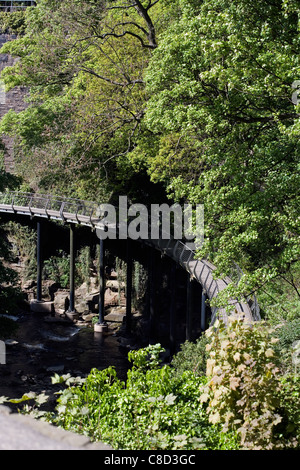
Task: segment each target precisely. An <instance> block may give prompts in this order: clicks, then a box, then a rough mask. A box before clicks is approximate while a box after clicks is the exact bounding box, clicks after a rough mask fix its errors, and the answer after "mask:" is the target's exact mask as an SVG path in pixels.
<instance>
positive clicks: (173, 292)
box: [170, 262, 176, 356]
mask: <svg viewBox="0 0 300 470" xmlns="http://www.w3.org/2000/svg"><path fill="white" fill-rule="evenodd" d="M170 294H171V298H170V354H171V356H172V355H173V354H174V353H175V347H176V265H175V262H172V264H171V267H170Z"/></svg>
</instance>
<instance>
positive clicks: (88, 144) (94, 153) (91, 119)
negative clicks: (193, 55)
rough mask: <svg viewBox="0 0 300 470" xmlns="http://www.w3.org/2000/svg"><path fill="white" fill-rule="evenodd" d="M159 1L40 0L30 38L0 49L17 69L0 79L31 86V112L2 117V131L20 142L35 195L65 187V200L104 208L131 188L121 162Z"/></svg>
mask: <svg viewBox="0 0 300 470" xmlns="http://www.w3.org/2000/svg"><path fill="white" fill-rule="evenodd" d="M158 3H159V2H158V0H156V1H147V2H141V1H132V0H127V1H125V2H124V1H114V2H111V1H93V0H87V1H84V2H82V1H78V0H66V1H65V2H59V1H56V0H40V1H39V2H38V3H37V7H36V8H34V9H30V10H28V11H27V12H26V34H25V35H24V36H22V37H19V38H18V39H17V40H15V41H11V42H10V43H8V44H6V45H5V46H4V47H3V49H2V52H7V53H11V54H12V55H15V56H18V57H20V61H19V62H18V63H17V64H16V66H15V67H13V68H10V69H6V70H5V71H4V72H3V74H2V78H3V80H4V81H5V83H6V85H7V86H8V87H13V86H18V85H24V86H27V87H29V88H30V97H29V100H30V106H29V107H28V108H27V109H26V110H25V111H24V112H22V113H20V114H18V115H16V113H13V112H10V113H8V114H7V115H6V116H5V118H4V119H3V120H2V123H1V130H2V132H5V133H8V132H10V133H12V134H13V135H17V136H18V140H17V148H16V154H17V155H18V154H19V157H18V160H19V161H20V162H21V163H22V165H23V166H22V167H21V168H23V174H24V171H25V174H27V178H28V179H29V180H30V183H31V185H32V187H33V188H34V189H37V188H47V189H48V190H49V189H51V190H52V191H53V190H55V188H57V187H59V186H60V185H61V184H62V181H64V183H65V184H64V192H69V193H70V194H72V195H74V192H77V195H78V196H79V197H94V198H99V199H101V200H104V199H105V198H108V197H109V195H110V194H111V191H112V188H116V189H117V190H119V189H120V187H122V180H125V186H126V182H128V181H130V180H132V178H133V175H134V171H133V168H132V165H131V163H130V161H128V160H127V157H126V155H127V153H128V151H129V150H131V149H132V148H133V147H134V139H135V136H136V135H137V134H138V132H140V130H141V129H140V127H141V120H142V117H143V115H144V108H145V102H146V96H145V91H144V83H143V77H142V74H143V70H144V68H145V66H146V65H147V64H148V61H149V58H150V55H151V51H152V50H153V49H155V47H156V29H155V27H154V21H156V20H157V21H156V22H158V23H159V22H161V20H159V12H160V13H161V12H162V9H160V10H157V8H158V7H159V5H158ZM152 10H156V13H155V14H154V15H153V17H154V19H153V18H152ZM150 13H151V15H150ZM28 168H30V170H29V171H28ZM26 169H27V171H26ZM29 172H30V173H31V174H30V173H29ZM32 174H35V175H36V177H35V179H33V178H32ZM74 175H76V177H75V178H74ZM135 176H136V175H135ZM143 178H145V176H143ZM66 179H67V181H66ZM100 182H101V183H100ZM66 183H67V184H66ZM91 186H92V187H95V186H97V189H96V190H94V191H93V190H92V191H91V190H90V189H89V188H90V187H91ZM123 187H124V186H123ZM60 190H61V188H60Z"/></svg>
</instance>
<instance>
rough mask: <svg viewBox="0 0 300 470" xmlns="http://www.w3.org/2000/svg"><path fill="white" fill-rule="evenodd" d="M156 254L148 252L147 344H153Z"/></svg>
mask: <svg viewBox="0 0 300 470" xmlns="http://www.w3.org/2000/svg"><path fill="white" fill-rule="evenodd" d="M155 255H156V253H155V251H154V252H153V250H151V249H149V252H148V310H149V344H155V329H156V328H155V326H156V325H155V320H156V318H155V317H156V314H155V311H156V256H155Z"/></svg>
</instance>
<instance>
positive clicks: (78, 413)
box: [54, 345, 237, 450]
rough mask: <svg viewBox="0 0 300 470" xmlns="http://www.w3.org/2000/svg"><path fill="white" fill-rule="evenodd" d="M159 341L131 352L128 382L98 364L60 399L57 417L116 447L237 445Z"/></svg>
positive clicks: (197, 382) (193, 381) (196, 382)
mask: <svg viewBox="0 0 300 470" xmlns="http://www.w3.org/2000/svg"><path fill="white" fill-rule="evenodd" d="M161 352H162V348H161V346H160V345H154V346H149V347H147V348H145V349H142V350H138V351H132V352H130V354H129V358H130V360H131V361H132V362H133V366H132V369H131V370H130V371H129V372H128V375H127V381H126V383H124V382H122V381H120V380H119V379H118V378H117V376H116V372H115V370H114V369H113V368H112V367H109V368H108V369H105V370H104V371H99V370H96V369H93V370H92V371H91V373H90V374H89V376H88V377H87V378H86V380H85V382H84V384H83V385H82V386H80V387H69V388H68V389H66V390H65V391H63V392H62V393H61V395H60V396H59V398H58V403H59V404H58V407H57V412H58V415H57V417H56V418H55V419H54V422H55V423H56V424H58V425H60V426H63V427H64V428H65V429H70V430H73V431H76V432H82V433H84V434H85V435H88V436H90V437H91V438H92V439H94V440H101V441H104V442H108V443H110V444H111V445H112V446H113V447H114V448H115V449H132V450H141V449H207V448H209V449H217V448H220V449H234V448H236V446H237V441H236V438H235V435H234V434H233V433H230V432H228V433H226V434H224V433H220V432H219V428H218V426H212V425H210V424H209V423H208V419H207V414H206V411H205V407H204V406H203V405H200V404H199V399H198V398H199V385H200V383H203V380H205V378H204V379H202V381H201V380H200V379H199V378H198V377H196V376H195V375H194V374H193V373H192V372H189V371H186V372H184V373H183V374H182V375H178V376H175V375H174V374H173V369H172V368H171V367H170V366H167V365H165V366H162V365H161V363H160V360H159V355H160V353H161Z"/></svg>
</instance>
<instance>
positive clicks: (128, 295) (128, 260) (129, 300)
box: [126, 239, 132, 333]
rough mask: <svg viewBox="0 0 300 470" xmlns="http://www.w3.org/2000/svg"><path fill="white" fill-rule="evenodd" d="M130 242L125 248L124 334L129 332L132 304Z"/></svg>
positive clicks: (129, 241)
mask: <svg viewBox="0 0 300 470" xmlns="http://www.w3.org/2000/svg"><path fill="white" fill-rule="evenodd" d="M131 243H132V242H131V240H130V239H127V246H126V264H127V270H126V332H127V333H130V332H131V315H132V312H131V303H132V246H131Z"/></svg>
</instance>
